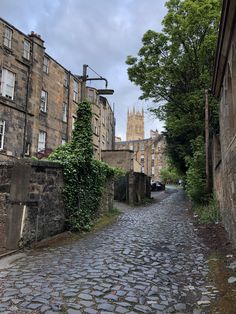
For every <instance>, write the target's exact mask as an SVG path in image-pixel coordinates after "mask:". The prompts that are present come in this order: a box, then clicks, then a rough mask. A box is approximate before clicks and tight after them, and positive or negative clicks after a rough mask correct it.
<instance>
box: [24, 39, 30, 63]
mask: <svg viewBox="0 0 236 314" xmlns="http://www.w3.org/2000/svg"><path fill="white" fill-rule="evenodd" d="M30 46H31V45H30V42H29V41H28V40H26V39H24V43H23V57H24V58H25V59H27V60H29V58H30Z"/></svg>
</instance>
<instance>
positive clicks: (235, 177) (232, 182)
mask: <svg viewBox="0 0 236 314" xmlns="http://www.w3.org/2000/svg"><path fill="white" fill-rule="evenodd" d="M214 189H215V193H216V196H217V200H218V203H219V207H220V211H221V215H222V220H223V224H224V226H225V229H226V230H227V232H228V234H229V236H230V239H231V240H232V242H233V243H234V245H235V246H236V139H234V141H232V143H231V145H230V146H229V147H228V150H227V152H225V153H224V154H222V160H221V162H220V163H219V164H218V165H217V167H215V169H214Z"/></svg>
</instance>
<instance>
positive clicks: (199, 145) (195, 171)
mask: <svg viewBox="0 0 236 314" xmlns="http://www.w3.org/2000/svg"><path fill="white" fill-rule="evenodd" d="M192 150H193V156H192V157H186V162H187V165H188V170H187V172H186V191H187V194H188V196H189V197H190V199H191V200H192V201H193V202H194V203H198V204H199V203H204V202H205V201H206V200H207V193H206V176H205V151H204V139H203V137H202V136H198V137H197V138H196V140H194V141H193V142H192Z"/></svg>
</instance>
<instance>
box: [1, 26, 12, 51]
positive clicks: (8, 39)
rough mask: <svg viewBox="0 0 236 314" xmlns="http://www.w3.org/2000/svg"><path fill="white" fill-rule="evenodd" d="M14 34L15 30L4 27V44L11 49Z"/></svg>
mask: <svg viewBox="0 0 236 314" xmlns="http://www.w3.org/2000/svg"><path fill="white" fill-rule="evenodd" d="M12 36H13V30H12V29H11V28H9V27H7V26H6V27H5V29H4V38H3V44H4V46H5V47H7V48H9V49H11V46H12Z"/></svg>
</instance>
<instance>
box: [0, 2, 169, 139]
mask: <svg viewBox="0 0 236 314" xmlns="http://www.w3.org/2000/svg"><path fill="white" fill-rule="evenodd" d="M164 2H165V0H159V1H157V0H145V1H144V0H91V1H86V0H40V1H35V0H20V1H19V0H1V4H0V7H1V16H2V18H4V19H6V20H7V21H9V22H10V23H12V24H13V25H14V26H16V27H17V28H19V29H20V30H22V31H23V32H25V33H30V31H31V30H34V31H35V32H36V33H39V34H40V35H41V36H42V38H43V39H44V40H45V46H46V51H47V52H48V53H49V54H50V55H51V56H52V57H53V58H55V59H56V60H57V61H58V62H60V63H61V64H62V65H64V66H65V67H67V68H68V69H70V70H71V71H72V72H73V73H77V74H80V73H81V72H82V65H83V64H89V65H90V66H91V67H92V68H94V69H95V70H96V71H97V72H98V73H99V74H101V75H102V76H104V77H106V78H107V79H108V81H109V87H110V88H114V89H115V94H114V95H113V96H110V97H109V101H110V103H111V104H112V103H113V102H114V103H115V108H116V121H117V128H116V133H117V134H118V135H122V136H124V134H125V128H126V113H127V109H128V107H132V106H133V105H134V104H135V105H139V106H141V105H143V107H144V108H146V106H147V104H145V103H141V102H140V101H139V100H138V97H139V96H140V94H141V92H140V91H139V89H138V87H136V86H134V85H133V84H132V83H131V82H130V81H129V80H128V76H127V66H126V64H125V60H126V57H127V55H132V54H136V53H137V52H138V50H139V48H140V47H141V38H142V36H143V34H144V33H145V32H146V31H147V30H148V29H154V30H157V31H160V30H161V20H162V19H163V17H164V15H165V13H166V9H165V8H164ZM91 75H92V73H91ZM100 83H101V84H102V82H100ZM146 120H147V121H149V120H150V118H148V116H147V117H146ZM161 126H162V124H161V123H159V122H158V121H154V122H150V121H149V122H147V124H146V129H148V130H149V129H150V128H156V127H157V128H160V127H161Z"/></svg>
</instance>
